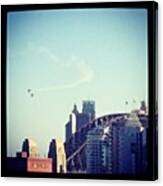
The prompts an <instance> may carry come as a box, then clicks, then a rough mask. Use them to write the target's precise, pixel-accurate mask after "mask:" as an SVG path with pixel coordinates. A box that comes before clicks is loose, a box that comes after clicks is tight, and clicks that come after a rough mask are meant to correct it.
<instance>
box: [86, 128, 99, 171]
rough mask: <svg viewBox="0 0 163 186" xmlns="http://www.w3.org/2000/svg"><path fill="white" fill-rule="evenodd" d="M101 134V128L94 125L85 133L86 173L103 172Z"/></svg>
mask: <svg viewBox="0 0 163 186" xmlns="http://www.w3.org/2000/svg"><path fill="white" fill-rule="evenodd" d="M102 135H103V128H101V127H96V128H94V129H92V130H90V131H89V132H88V134H87V144H86V145H87V146H86V172H87V173H88V174H101V173H103V167H102V142H103V141H102Z"/></svg>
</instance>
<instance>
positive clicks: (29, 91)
mask: <svg viewBox="0 0 163 186" xmlns="http://www.w3.org/2000/svg"><path fill="white" fill-rule="evenodd" d="M27 93H29V94H30V96H31V97H33V96H34V93H33V92H32V90H31V89H27Z"/></svg>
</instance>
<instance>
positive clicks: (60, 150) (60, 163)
mask: <svg viewBox="0 0 163 186" xmlns="http://www.w3.org/2000/svg"><path fill="white" fill-rule="evenodd" d="M56 147H57V173H66V154H65V149H64V145H63V143H62V142H61V141H59V140H57V141H56Z"/></svg>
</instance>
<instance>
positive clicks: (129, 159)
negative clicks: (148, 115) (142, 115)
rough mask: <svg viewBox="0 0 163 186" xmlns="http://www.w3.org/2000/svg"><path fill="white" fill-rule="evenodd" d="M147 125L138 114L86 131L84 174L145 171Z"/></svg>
mask: <svg viewBox="0 0 163 186" xmlns="http://www.w3.org/2000/svg"><path fill="white" fill-rule="evenodd" d="M146 143H147V142H146V128H145V127H143V125H142V123H141V122H140V120H139V118H138V116H137V114H136V113H135V112H132V113H131V114H130V116H129V117H128V118H127V119H126V118H121V119H117V120H114V121H113V122H112V123H111V124H109V125H108V126H105V125H102V126H96V127H95V128H93V129H91V130H90V131H88V133H87V146H86V167H87V170H86V171H87V173H96V174H98V173H109V174H134V175H135V174H144V173H145V172H146V168H147V156H146V155H147V154H146Z"/></svg>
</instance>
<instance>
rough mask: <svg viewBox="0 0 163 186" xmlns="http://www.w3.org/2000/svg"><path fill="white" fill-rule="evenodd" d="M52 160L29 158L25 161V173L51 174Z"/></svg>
mask: <svg viewBox="0 0 163 186" xmlns="http://www.w3.org/2000/svg"><path fill="white" fill-rule="evenodd" d="M52 162H53V160H52V158H40V157H29V158H28V159H27V172H33V173H52V172H53V166H52Z"/></svg>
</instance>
